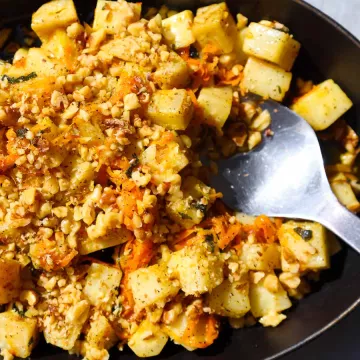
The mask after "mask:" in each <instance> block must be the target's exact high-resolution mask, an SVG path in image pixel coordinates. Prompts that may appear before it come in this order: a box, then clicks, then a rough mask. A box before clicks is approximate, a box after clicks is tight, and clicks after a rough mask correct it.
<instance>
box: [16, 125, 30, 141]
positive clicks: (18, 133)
mask: <svg viewBox="0 0 360 360" xmlns="http://www.w3.org/2000/svg"><path fill="white" fill-rule="evenodd" d="M27 132H28V129H25V128H23V129H17V130H16V136H17V137H19V138H21V139H23V138H24V137H25V135H26V133H27Z"/></svg>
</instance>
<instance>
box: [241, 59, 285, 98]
mask: <svg viewBox="0 0 360 360" xmlns="http://www.w3.org/2000/svg"><path fill="white" fill-rule="evenodd" d="M291 79H292V74H291V73H290V72H286V71H285V70H284V69H282V68H281V67H279V66H277V65H274V64H270V63H268V62H266V61H264V60H260V59H256V58H254V57H250V58H249V59H248V61H247V63H246V65H245V69H244V77H243V79H242V81H241V88H242V89H243V91H245V92H246V91H249V92H252V93H254V94H257V95H260V96H263V97H265V98H270V99H273V100H276V101H282V100H283V99H284V97H285V95H286V93H287V91H288V90H289V88H290V82H291Z"/></svg>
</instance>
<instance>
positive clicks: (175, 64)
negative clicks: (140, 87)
mask: <svg viewBox="0 0 360 360" xmlns="http://www.w3.org/2000/svg"><path fill="white" fill-rule="evenodd" d="M153 77H154V81H155V83H157V84H158V85H159V86H160V87H161V89H165V90H166V89H173V88H185V87H187V86H188V84H189V82H190V71H189V68H188V66H187V63H186V61H184V60H183V59H182V58H181V57H180V56H179V55H178V54H176V53H175V52H171V53H170V55H169V58H168V60H167V61H165V62H161V63H160V64H159V66H158V68H157V70H156V71H155V72H154V74H153Z"/></svg>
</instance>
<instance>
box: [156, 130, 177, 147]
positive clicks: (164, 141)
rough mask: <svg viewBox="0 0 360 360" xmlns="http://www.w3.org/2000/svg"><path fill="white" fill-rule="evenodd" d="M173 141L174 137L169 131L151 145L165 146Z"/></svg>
mask: <svg viewBox="0 0 360 360" xmlns="http://www.w3.org/2000/svg"><path fill="white" fill-rule="evenodd" d="M174 139H175V135H174V133H173V132H171V131H166V132H165V133H164V134H163V135H162V136H161V138H160V139H159V140H157V141H154V142H153V143H152V144H155V145H159V146H165V145H167V144H168V143H169V142H171V141H173V140H174Z"/></svg>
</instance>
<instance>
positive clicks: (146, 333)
mask: <svg viewBox="0 0 360 360" xmlns="http://www.w3.org/2000/svg"><path fill="white" fill-rule="evenodd" d="M167 341H168V336H167V335H166V334H165V333H164V332H163V331H162V330H161V328H160V326H159V325H155V324H152V323H151V322H150V321H148V320H144V321H143V322H142V323H141V324H140V326H139V327H138V329H137V330H136V332H135V333H134V334H133V335H132V336H131V337H130V339H129V342H128V345H129V348H130V349H131V350H132V351H133V352H134V353H135V355H136V356H138V357H152V356H156V355H159V354H160V352H161V350H162V349H163V348H164V346H165V345H166V343H167Z"/></svg>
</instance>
